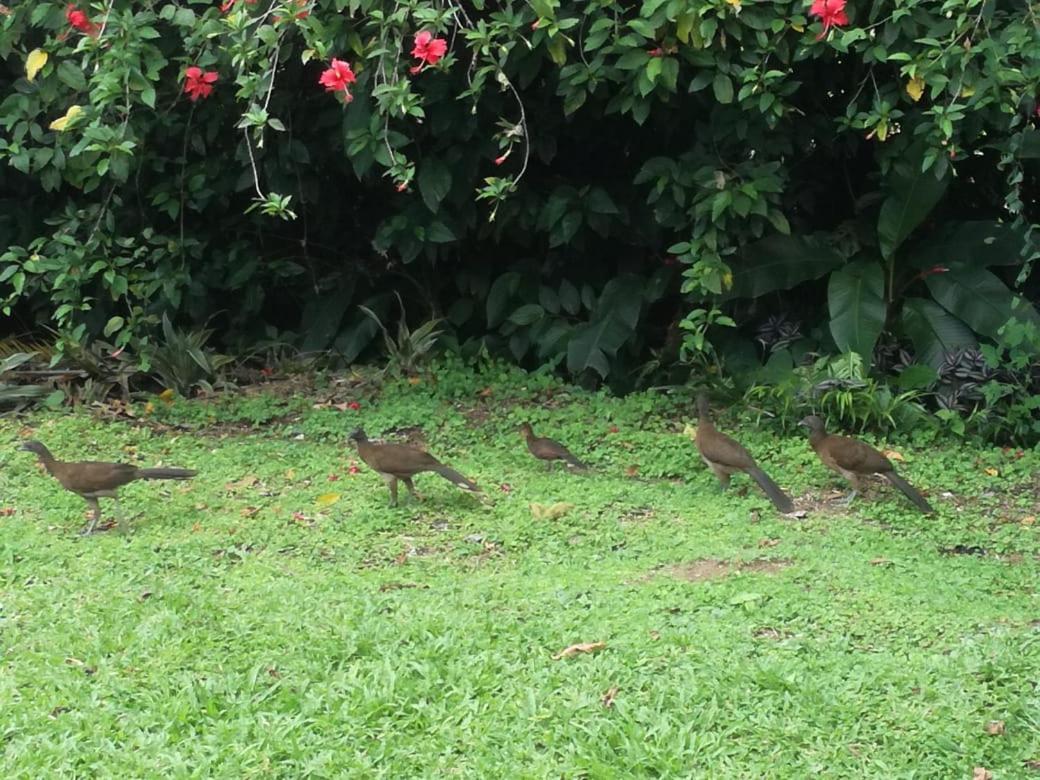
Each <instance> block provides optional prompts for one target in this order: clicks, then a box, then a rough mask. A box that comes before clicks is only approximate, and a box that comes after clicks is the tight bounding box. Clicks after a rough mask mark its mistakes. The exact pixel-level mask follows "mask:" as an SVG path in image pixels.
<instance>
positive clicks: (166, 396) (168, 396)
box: [159, 387, 177, 403]
mask: <svg viewBox="0 0 1040 780" xmlns="http://www.w3.org/2000/svg"><path fill="white" fill-rule="evenodd" d="M175 395H177V393H175V392H174V391H173V389H172V388H169V387H167V388H166V389H165V390H163V391H162V392H161V393H159V399H160V400H162V401H165V402H166V403H172V402H173V397H174V396H175Z"/></svg>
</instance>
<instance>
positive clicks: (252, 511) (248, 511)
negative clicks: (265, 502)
mask: <svg viewBox="0 0 1040 780" xmlns="http://www.w3.org/2000/svg"><path fill="white" fill-rule="evenodd" d="M259 511H260V507H258V506H244V507H242V510H241V511H240V512H239V514H240V515H242V517H255V516H256V513H257V512H259Z"/></svg>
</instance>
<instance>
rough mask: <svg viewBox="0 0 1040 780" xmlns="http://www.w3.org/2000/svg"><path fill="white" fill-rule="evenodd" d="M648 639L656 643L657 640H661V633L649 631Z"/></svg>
mask: <svg viewBox="0 0 1040 780" xmlns="http://www.w3.org/2000/svg"><path fill="white" fill-rule="evenodd" d="M650 638H651V639H653V640H654V641H655V642H656V641H657V640H658V639H660V638H661V632H660V631H655V630H654V629H650Z"/></svg>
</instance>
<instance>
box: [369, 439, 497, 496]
mask: <svg viewBox="0 0 1040 780" xmlns="http://www.w3.org/2000/svg"><path fill="white" fill-rule="evenodd" d="M348 438H349V439H350V441H352V442H354V443H355V444H356V445H357V451H358V456H359V457H360V458H361V460H363V461H364V462H365V464H366V465H368V467H369V468H371V469H372V470H373V471H375V472H376V473H377V474H379V476H381V477H382V478H383V479H384V480H385V481H386V484H387V487H388V488H389V489H390V506H397V480H401V481H402V482H404V486H405V487H406V488H408V492H409V493H411V494H412V497H413V498H415V499H416V500H420V499H421V496H420V495H419V494H418V493H416V492H415V485H413V484H412V477H414V476H415V475H416V474H420V473H422V472H424V471H432V472H434V473H436V474H440V475H441V476H442V477H444V478H445V479H446V480H448V481H449V482H452V483H454V484H455V485H457V486H459V487H460V488H462V489H463V490H468V491H470V492H471V493H479V492H480V488H479V487H477V484H476V483H475V482H473V481H471V480H468V479H466V478H465V477H464V476H462V475H461V474H460V473H459V472H457V471H455V469H453V468H449V467H448V466H445V465H444V464H443V463H441V462H440V461H439V460H437V459H436V458H435V457H433V455H431V454H430V453H428V452H425V451H423V450H420V449H416V448H415V447H409V446H407V445H404V444H382V443H377V442H373V441H369V439H368V436H366V435H365V432H364V430H362V429H361V428H358V429H356V430H355V431H354V432H353V433H351V434H350V436H349V437H348Z"/></svg>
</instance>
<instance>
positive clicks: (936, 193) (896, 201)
mask: <svg viewBox="0 0 1040 780" xmlns="http://www.w3.org/2000/svg"><path fill="white" fill-rule="evenodd" d="M949 183H950V176H949V173H944V174H943V176H942V178H940V179H937V178H935V171H934V170H933V169H929V170H927V171H924V172H922V171H921V165H920V162H918V160H917V156H916V155H911V156H910V158H909V159H908V160H907V161H904V162H903V163H902V165H901V167H900V168H899V170H898V171H897V172H896V173H895V174H894V175H893V176H892V177H891V178H890V180H889V182H888V191H889V195H888V197H887V198H885V202H884V203H882V204H881V213H880V214H879V215H878V246H879V247H880V249H881V255H882V257H884V258H885V259H886V260H888V259H890V258H891V257H892V255H894V254H895V251H896V250H897V249H898V248H899V245H900V244H902V243H903V241H905V240H906V237H907V236H909V235H910V234H911V233H912V232H913V230H914V228H916V227H917V226H918V225H920V224H921V223H922V222H923V221H924V218H925V217H927V216H928V215H929V214H930V213H931V211H932V209H933V208H935V204H936V203H938V202H939V200H940V199H941V198H942V196H943V195H944V194H945V193H946V186H947V185H948V184H949Z"/></svg>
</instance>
